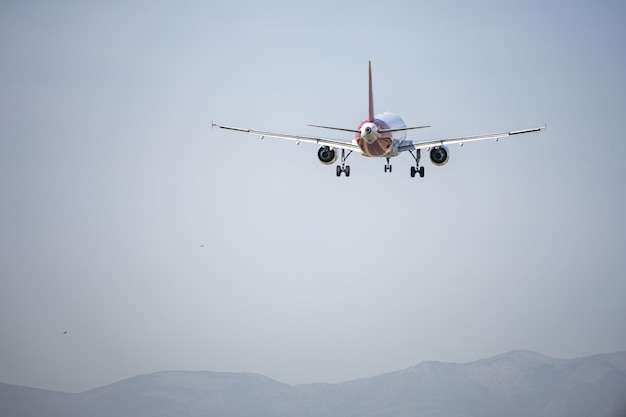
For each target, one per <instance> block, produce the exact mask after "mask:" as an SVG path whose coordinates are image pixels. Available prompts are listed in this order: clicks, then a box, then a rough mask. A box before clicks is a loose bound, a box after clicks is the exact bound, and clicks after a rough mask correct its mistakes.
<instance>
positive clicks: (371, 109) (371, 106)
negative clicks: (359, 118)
mask: <svg viewBox="0 0 626 417" xmlns="http://www.w3.org/2000/svg"><path fill="white" fill-rule="evenodd" d="M368 64H369V80H370V82H369V86H370V92H369V98H370V105H369V115H368V120H369V121H370V122H373V121H374V93H373V92H372V61H368Z"/></svg>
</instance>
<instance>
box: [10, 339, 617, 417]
mask: <svg viewBox="0 0 626 417" xmlns="http://www.w3.org/2000/svg"><path fill="white" fill-rule="evenodd" d="M0 416H3V417H84V416H89V417H110V416H116V417H126V416H128V417H131V416H132V417H143V416H145V417H148V416H150V417H161V416H163V417H165V416H168V417H183V416H185V417H191V416H209V417H211V416H215V417H287V416H289V417H296V416H297V417H357V416H359V417H387V416H389V417H392V416H393V417H404V416H407V417H408V416H411V417H414V416H430V417H435V416H440V417H471V416H476V417H479V416H480V417H492V416H493V417H502V416H507V417H518V416H519V417H522V416H524V417H528V416H533V417H538V416H545V417H557V416H564V417H590V416H593V417H626V352H620V353H612V354H602V355H595V356H590V357H586V358H579V359H568V360H562V359H552V358H548V357H545V356H542V355H540V354H538V353H534V352H529V351H514V352H510V353H506V354H503V355H499V356H495V357H492V358H488V359H483V360H479V361H476V362H472V363H467V364H453V363H442V362H424V363H421V364H419V365H417V366H414V367H412V368H409V369H405V370H403V371H398V372H392V373H388V374H384V375H380V376H375V377H371V378H364V379H359V380H356V381H351V382H345V383H340V384H310V385H297V386H291V385H287V384H283V383H280V382H277V381H274V380H272V379H269V378H266V377H263V376H261V375H256V374H239V373H217V372H177V371H171V372H158V373H155V374H150V375H143V376H138V377H134V378H130V379H127V380H124V381H120V382H117V383H114V384H111V385H107V386H104V387H101V388H97V389H94V390H90V391H86V392H83V393H79V394H67V393H58V392H53V391H45V390H38V389H33V388H26V387H18V386H14V385H7V384H0Z"/></svg>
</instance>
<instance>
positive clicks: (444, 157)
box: [430, 146, 450, 167]
mask: <svg viewBox="0 0 626 417" xmlns="http://www.w3.org/2000/svg"><path fill="white" fill-rule="evenodd" d="M448 159H450V152H449V151H448V148H446V147H445V146H436V147H434V148H432V149H431V150H430V162H432V163H433V165H436V166H438V167H440V166H442V165H445V164H447V163H448Z"/></svg>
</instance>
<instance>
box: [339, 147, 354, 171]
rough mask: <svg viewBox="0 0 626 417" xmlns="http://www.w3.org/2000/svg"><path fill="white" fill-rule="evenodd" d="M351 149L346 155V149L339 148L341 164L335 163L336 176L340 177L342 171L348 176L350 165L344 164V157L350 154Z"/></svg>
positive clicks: (346, 157)
mask: <svg viewBox="0 0 626 417" xmlns="http://www.w3.org/2000/svg"><path fill="white" fill-rule="evenodd" d="M351 153H352V151H350V152H348V154H347V155H346V150H345V149H342V150H341V165H337V176H338V177H340V176H341V173H342V172H345V173H346V177H349V176H350V165H346V159H348V157H349V156H350V154H351Z"/></svg>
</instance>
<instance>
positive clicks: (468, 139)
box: [398, 127, 545, 152]
mask: <svg viewBox="0 0 626 417" xmlns="http://www.w3.org/2000/svg"><path fill="white" fill-rule="evenodd" d="M544 129H545V127H533V128H530V129H522V130H512V131H510V132H501V133H489V134H486V135H478V136H463V137H458V138H448V139H436V140H429V141H425V142H413V143H409V144H405V145H401V146H399V147H398V151H400V152H404V151H409V150H411V151H412V150H414V149H426V148H434V147H436V146H443V145H454V144H457V143H458V144H464V143H467V142H476V141H479V140H489V139H492V140H498V139H500V138H505V137H507V136H513V135H521V134H523V133H532V132H539V131H541V130H544Z"/></svg>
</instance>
